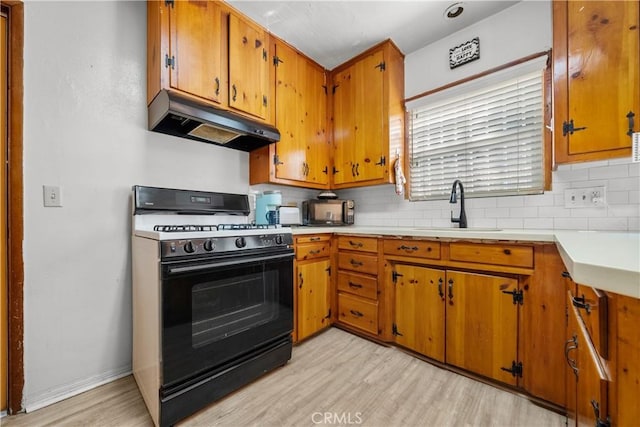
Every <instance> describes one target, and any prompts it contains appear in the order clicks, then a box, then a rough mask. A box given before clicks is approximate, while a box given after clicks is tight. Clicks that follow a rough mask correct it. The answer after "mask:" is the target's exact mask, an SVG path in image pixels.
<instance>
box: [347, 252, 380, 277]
mask: <svg viewBox="0 0 640 427" xmlns="http://www.w3.org/2000/svg"><path fill="white" fill-rule="evenodd" d="M338 268H339V269H340V270H351V271H357V272H360V273H367V274H377V273H378V257H377V256H375V255H365V254H359V253H354V252H340V253H339V254H338Z"/></svg>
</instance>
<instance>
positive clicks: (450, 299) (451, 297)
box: [449, 279, 453, 301]
mask: <svg viewBox="0 0 640 427" xmlns="http://www.w3.org/2000/svg"><path fill="white" fill-rule="evenodd" d="M449 301H453V279H449Z"/></svg>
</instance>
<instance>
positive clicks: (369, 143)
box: [352, 50, 388, 181]
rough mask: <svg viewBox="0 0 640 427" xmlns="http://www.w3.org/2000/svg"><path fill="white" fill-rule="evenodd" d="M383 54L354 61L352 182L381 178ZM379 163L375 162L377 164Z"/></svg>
mask: <svg viewBox="0 0 640 427" xmlns="http://www.w3.org/2000/svg"><path fill="white" fill-rule="evenodd" d="M383 64H384V56H383V53H382V50H377V51H375V52H372V53H371V54H370V55H367V56H366V57H364V58H363V59H361V60H360V61H358V62H357V63H356V64H355V67H354V73H355V74H354V79H353V82H352V84H353V85H354V86H355V89H354V92H355V114H356V121H355V123H356V126H355V156H354V161H355V170H354V172H355V177H354V180H355V181H369V180H372V179H381V178H383V177H384V167H383V166H382V165H381V164H380V160H381V159H382V157H383V155H384V146H385V141H386V140H387V138H388V136H387V133H388V132H386V131H385V123H387V121H388V118H387V120H385V119H384V96H383V95H384V65H383ZM376 163H378V164H376Z"/></svg>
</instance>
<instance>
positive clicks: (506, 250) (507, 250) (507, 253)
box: [502, 249, 511, 255]
mask: <svg viewBox="0 0 640 427" xmlns="http://www.w3.org/2000/svg"><path fill="white" fill-rule="evenodd" d="M502 252H504V254H505V255H511V249H505V250H503V251H502Z"/></svg>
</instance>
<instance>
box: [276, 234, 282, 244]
mask: <svg viewBox="0 0 640 427" xmlns="http://www.w3.org/2000/svg"><path fill="white" fill-rule="evenodd" d="M276 244H278V245H281V244H282V235H280V234H276Z"/></svg>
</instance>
